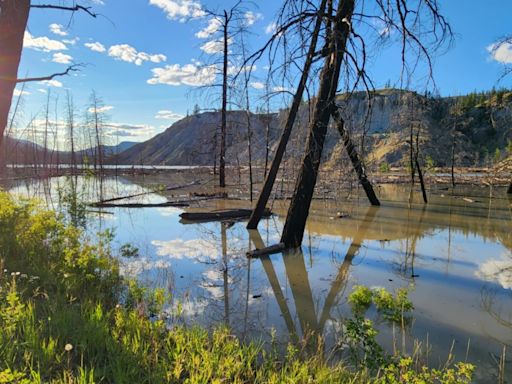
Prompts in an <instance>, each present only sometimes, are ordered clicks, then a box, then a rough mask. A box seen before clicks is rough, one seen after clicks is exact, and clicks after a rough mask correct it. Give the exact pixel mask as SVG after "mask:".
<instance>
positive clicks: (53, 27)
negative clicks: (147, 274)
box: [48, 23, 68, 36]
mask: <svg viewBox="0 0 512 384" xmlns="http://www.w3.org/2000/svg"><path fill="white" fill-rule="evenodd" d="M48 28H49V29H50V32H51V33H54V34H56V35H59V36H67V35H68V33H67V32H66V31H65V30H64V26H63V25H61V24H55V23H53V24H50V25H49V26H48Z"/></svg>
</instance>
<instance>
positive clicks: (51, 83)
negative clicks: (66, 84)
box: [39, 80, 63, 88]
mask: <svg viewBox="0 0 512 384" xmlns="http://www.w3.org/2000/svg"><path fill="white" fill-rule="evenodd" d="M39 83H40V84H44V85H46V86H48V87H56V88H62V87H63V84H62V83H61V82H60V81H58V80H44V81H40V82H39Z"/></svg>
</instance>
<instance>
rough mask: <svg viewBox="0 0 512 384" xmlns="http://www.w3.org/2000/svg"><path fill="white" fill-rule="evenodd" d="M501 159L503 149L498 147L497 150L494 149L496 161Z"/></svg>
mask: <svg viewBox="0 0 512 384" xmlns="http://www.w3.org/2000/svg"><path fill="white" fill-rule="evenodd" d="M500 160H501V151H500V149H499V148H496V150H495V151H494V162H495V163H499V162H500Z"/></svg>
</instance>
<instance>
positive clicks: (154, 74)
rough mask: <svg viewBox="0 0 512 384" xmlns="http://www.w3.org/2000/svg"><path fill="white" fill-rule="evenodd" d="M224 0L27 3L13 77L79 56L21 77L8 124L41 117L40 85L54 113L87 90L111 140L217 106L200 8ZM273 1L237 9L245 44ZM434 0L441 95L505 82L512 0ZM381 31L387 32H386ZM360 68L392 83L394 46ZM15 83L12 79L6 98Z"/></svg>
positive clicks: (257, 89)
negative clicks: (66, 6) (442, 39)
mask: <svg viewBox="0 0 512 384" xmlns="http://www.w3.org/2000/svg"><path fill="white" fill-rule="evenodd" d="M367 1H368V0H367ZM33 3H38V1H37V0H33ZM47 3H48V2H47ZM55 3H59V2H58V1H56V2H55ZM60 3H66V2H65V1H63V2H60ZM79 3H80V2H79ZM234 3H235V1H232V0H222V1H221V0H130V1H127V0H83V1H82V2H81V3H80V4H83V5H86V6H91V10H93V11H94V12H96V13H98V17H96V18H92V17H90V16H89V15H87V14H86V13H84V12H77V13H75V14H73V15H72V14H70V13H69V12H64V11H57V10H42V9H32V10H31V13H30V18H29V22H28V28H27V31H26V33H25V39H24V50H23V56H22V61H21V65H20V69H19V77H36V76H43V75H47V74H50V73H55V72H62V71H63V70H65V69H66V68H67V67H68V66H69V65H70V64H74V63H79V64H81V65H82V66H81V68H80V71H79V72H75V73H73V74H71V75H70V76H63V77H58V78H55V79H54V80H53V81H49V82H45V83H27V85H26V87H25V89H24V91H23V95H22V99H23V108H22V114H21V115H20V118H19V119H18V120H17V127H18V129H19V130H22V129H24V126H25V125H26V124H27V121H29V120H31V119H36V120H41V119H42V117H43V115H44V109H45V103H46V100H47V97H48V93H50V100H51V105H52V114H54V115H55V112H53V111H54V110H58V111H59V112H58V113H57V116H56V120H57V121H59V122H60V121H61V120H62V119H63V114H64V112H63V109H64V104H65V99H66V92H68V91H69V92H70V93H71V94H72V96H73V99H74V104H75V106H76V107H77V109H78V111H86V110H87V108H88V103H89V99H90V94H91V92H92V90H94V91H95V92H96V94H97V95H98V96H99V97H100V98H101V100H102V102H103V103H102V105H101V111H102V112H104V113H105V116H106V119H107V120H108V125H109V129H110V131H111V133H115V135H116V140H118V141H144V140H147V139H149V138H150V137H152V136H154V135H156V134H158V133H160V132H162V131H163V130H165V129H166V128H167V127H169V126H170V125H171V124H172V123H173V122H175V121H177V120H179V119H180V118H182V117H184V116H185V115H186V114H187V113H188V112H191V111H192V110H193V109H194V106H195V105H196V104H197V105H198V106H199V107H200V108H202V109H212V108H218V105H216V101H215V100H214V99H212V98H211V97H206V96H205V94H204V92H202V91H201V89H202V88H201V87H200V86H201V85H208V84H211V83H212V82H213V83H215V82H216V80H215V74H214V73H213V71H214V69H212V68H213V67H211V65H212V64H208V63H212V62H214V61H215V57H216V55H217V52H218V41H217V39H218V38H219V36H218V33H219V31H218V23H216V21H215V19H214V18H213V19H212V17H211V16H210V15H209V14H208V12H206V11H207V10H212V11H221V10H222V9H224V8H229V7H230V6H232V5H233V4H234ZM279 5H280V1H278V0H256V1H254V2H252V3H247V4H246V5H245V7H244V9H243V12H242V13H241V17H242V18H243V19H244V23H245V25H246V27H247V29H248V30H249V31H250V34H249V35H248V37H247V40H248V46H249V47H250V49H257V48H259V47H260V46H262V44H263V43H264V42H265V41H266V40H267V39H268V37H269V36H270V34H269V33H271V31H272V26H273V22H274V19H275V15H276V12H277V9H278V7H279ZM440 5H441V12H442V13H443V15H444V16H445V17H446V18H447V20H448V21H449V23H450V25H451V27H452V29H453V32H454V34H455V35H454V42H453V44H452V45H451V46H450V47H449V48H446V49H444V50H443V51H442V52H440V54H439V55H438V56H436V58H435V60H434V79H435V85H436V87H437V91H438V92H439V93H440V94H441V95H442V96H449V95H459V94H465V93H468V92H471V91H474V90H477V91H480V90H489V89H491V88H492V87H502V86H503V87H512V78H505V79H503V80H502V81H501V82H499V83H498V79H499V78H500V74H501V72H502V70H503V64H507V63H512V46H510V45H507V46H504V47H502V49H500V50H499V51H497V52H495V54H494V55H493V54H492V53H491V52H490V51H489V47H491V46H492V44H493V43H494V42H495V41H497V40H498V39H499V38H501V37H503V36H504V35H506V34H512V26H511V24H510V15H512V1H510V0H488V1H486V2H485V3H484V2H481V1H477V0H440ZM390 36H391V39H392V37H393V34H392V33H390ZM266 69H267V68H266V66H265V65H264V63H263V64H257V65H256V70H255V71H254V73H253V75H252V76H253V78H251V83H250V84H251V88H250V89H251V97H252V98H253V99H254V100H260V99H259V97H260V96H261V94H262V92H263V90H262V89H261V88H262V80H263V79H265V78H266ZM368 71H369V74H370V75H371V77H372V79H373V80H374V84H375V86H376V87H377V88H379V87H383V86H384V84H386V83H391V84H392V85H399V81H398V80H397V79H398V78H399V75H400V61H399V50H398V48H397V47H396V46H393V45H392V44H391V43H390V44H389V45H387V46H386V47H384V48H379V47H376V49H375V52H374V54H372V55H371V57H370V59H369V63H368ZM511 77H512V76H511ZM410 87H412V88H413V89H416V90H418V91H423V90H424V87H425V81H424V78H423V77H421V76H419V78H418V80H416V81H414V82H412V83H411V84H410ZM20 93H21V90H20V87H18V90H17V92H16V96H15V98H17V97H19V95H20ZM253 105H254V104H253ZM80 117H81V116H80V113H78V117H77V118H80Z"/></svg>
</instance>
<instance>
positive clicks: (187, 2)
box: [149, 0, 206, 21]
mask: <svg viewBox="0 0 512 384" xmlns="http://www.w3.org/2000/svg"><path fill="white" fill-rule="evenodd" d="M149 4H150V5H154V6H156V7H158V8H160V9H161V10H163V11H164V12H165V14H166V15H167V18H168V19H170V20H178V19H179V20H180V21H185V20H186V19H187V18H196V17H203V16H204V15H205V14H206V13H205V12H204V11H203V9H202V8H201V4H200V3H199V2H198V1H194V0H149Z"/></svg>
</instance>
